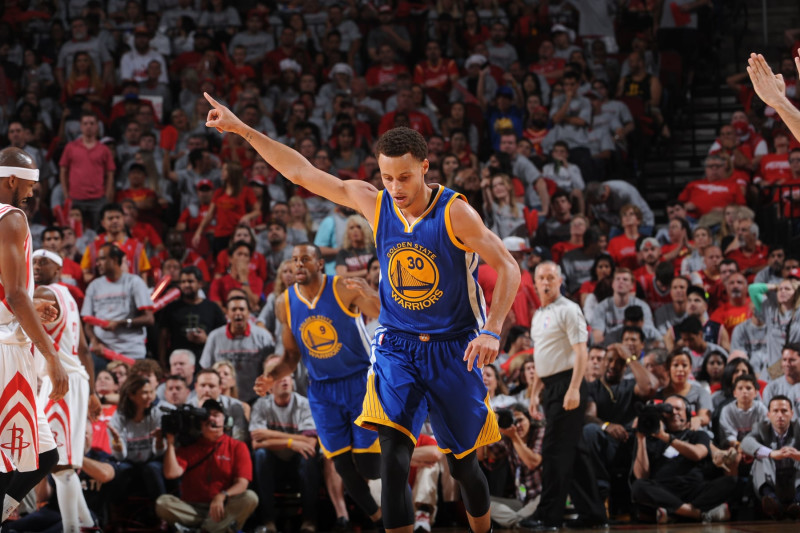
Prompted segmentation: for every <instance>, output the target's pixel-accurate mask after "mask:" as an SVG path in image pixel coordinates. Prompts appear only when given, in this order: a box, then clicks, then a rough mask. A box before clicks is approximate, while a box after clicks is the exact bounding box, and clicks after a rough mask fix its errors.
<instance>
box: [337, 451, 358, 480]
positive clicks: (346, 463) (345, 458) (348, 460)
mask: <svg viewBox="0 0 800 533" xmlns="http://www.w3.org/2000/svg"><path fill="white" fill-rule="evenodd" d="M331 460H332V461H333V466H334V467H335V468H336V472H337V473H338V474H339V475H340V476H341V477H342V479H349V478H350V477H352V476H355V475H357V474H358V472H357V471H356V465H355V463H353V454H352V453H350V452H345V453H342V454H339V455H337V456H336V457H334V458H333V459H331Z"/></svg>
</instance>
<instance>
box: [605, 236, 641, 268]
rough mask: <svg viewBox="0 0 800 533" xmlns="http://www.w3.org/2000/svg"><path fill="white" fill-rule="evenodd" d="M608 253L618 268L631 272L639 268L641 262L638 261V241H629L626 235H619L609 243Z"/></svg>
mask: <svg viewBox="0 0 800 533" xmlns="http://www.w3.org/2000/svg"><path fill="white" fill-rule="evenodd" d="M606 252H608V255H610V256H611V257H612V258H613V259H614V263H615V264H616V265H617V266H618V267H625V268H630V269H631V270H636V269H637V268H639V261H638V260H637V259H636V239H629V238H628V237H626V236H625V234H622V235H617V236H616V237H614V238H613V239H611V240H610V241H609V243H608V248H607V249H606Z"/></svg>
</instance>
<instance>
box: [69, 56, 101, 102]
mask: <svg viewBox="0 0 800 533" xmlns="http://www.w3.org/2000/svg"><path fill="white" fill-rule="evenodd" d="M75 96H83V97H85V98H86V99H87V100H89V101H91V102H94V103H102V102H103V82H102V81H101V80H100V76H99V74H98V73H97V69H96V68H95V66H94V61H92V58H91V56H90V55H89V53H88V52H78V53H76V54H75V57H74V58H73V59H72V70H71V71H70V73H69V78H68V79H67V82H66V85H65V86H64V92H63V95H62V98H61V101H62V102H68V101H69V100H71V99H72V98H73V97H75Z"/></svg>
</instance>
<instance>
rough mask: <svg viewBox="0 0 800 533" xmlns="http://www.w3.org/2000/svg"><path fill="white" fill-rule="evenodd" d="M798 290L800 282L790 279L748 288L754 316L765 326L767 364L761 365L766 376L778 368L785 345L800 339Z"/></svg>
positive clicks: (754, 284) (755, 284)
mask: <svg viewBox="0 0 800 533" xmlns="http://www.w3.org/2000/svg"><path fill="white" fill-rule="evenodd" d="M798 287H800V281H798V280H796V279H793V278H790V279H784V280H782V281H781V282H780V283H769V284H767V283H751V284H750V286H749V287H748V292H749V293H750V301H752V302H753V307H754V309H755V312H756V314H757V315H758V316H760V317H761V319H762V320H763V321H764V324H765V325H766V326H767V360H766V361H764V363H763V366H764V367H766V370H767V372H769V371H770V370H769V369H770V367H771V366H773V365H776V364H777V365H779V364H780V360H781V352H782V351H783V347H784V345H785V344H786V343H788V342H795V341H796V340H797V339H800V313H798V312H797V308H798V307H800V291H798V290H797V289H798ZM755 366H760V365H755ZM773 377H777V376H773Z"/></svg>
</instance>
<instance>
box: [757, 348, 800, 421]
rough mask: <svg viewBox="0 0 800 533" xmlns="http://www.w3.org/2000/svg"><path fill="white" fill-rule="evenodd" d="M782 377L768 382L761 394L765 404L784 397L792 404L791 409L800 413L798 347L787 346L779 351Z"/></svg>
mask: <svg viewBox="0 0 800 533" xmlns="http://www.w3.org/2000/svg"><path fill="white" fill-rule="evenodd" d="M781 371H782V372H783V375H782V376H780V377H777V378H775V379H773V380H772V381H770V382H769V384H768V385H767V386H766V387H765V388H764V393H763V394H762V396H763V399H764V401H765V402H767V404H769V401H770V400H771V399H772V398H774V397H775V396H786V397H787V398H789V399H791V400H792V401H793V402H794V404H793V405H792V409H794V412H795V413H797V412H798V411H800V345H797V344H787V345H786V346H784V348H783V350H782V351H781Z"/></svg>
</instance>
